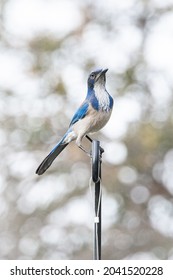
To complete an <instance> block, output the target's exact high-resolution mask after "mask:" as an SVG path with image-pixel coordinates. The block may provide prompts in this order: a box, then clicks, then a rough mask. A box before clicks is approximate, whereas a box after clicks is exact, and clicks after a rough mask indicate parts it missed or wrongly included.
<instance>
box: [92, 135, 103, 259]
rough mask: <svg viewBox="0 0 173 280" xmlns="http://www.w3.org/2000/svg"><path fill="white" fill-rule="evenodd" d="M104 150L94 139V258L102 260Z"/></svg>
mask: <svg viewBox="0 0 173 280" xmlns="http://www.w3.org/2000/svg"><path fill="white" fill-rule="evenodd" d="M103 152H104V150H103V149H102V148H101V147H100V142H99V141H97V140H92V180H93V182H94V183H95V196H94V205H95V207H94V208H95V218H94V255H93V258H94V260H101V202H102V193H101V187H100V180H101V157H102V153H103Z"/></svg>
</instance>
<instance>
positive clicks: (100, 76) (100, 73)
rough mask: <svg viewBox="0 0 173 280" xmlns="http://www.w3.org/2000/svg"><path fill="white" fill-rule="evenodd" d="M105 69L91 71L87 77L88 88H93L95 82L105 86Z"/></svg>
mask: <svg viewBox="0 0 173 280" xmlns="http://www.w3.org/2000/svg"><path fill="white" fill-rule="evenodd" d="M107 71H108V69H107V68H106V69H98V70H95V71H92V72H91V73H90V75H89V77H88V88H90V89H93V88H94V86H95V85H96V83H97V84H100V85H103V86H105V83H106V72H107Z"/></svg>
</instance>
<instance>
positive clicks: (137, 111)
mask: <svg viewBox="0 0 173 280" xmlns="http://www.w3.org/2000/svg"><path fill="white" fill-rule="evenodd" d="M0 10H1V17H0V147H1V148H0V158H1V160H0V258H1V259H92V253H93V252H92V250H93V249H92V246H93V219H94V213H93V203H92V195H91V194H90V190H89V187H88V185H89V179H90V161H89V159H88V157H87V156H86V155H85V154H84V153H83V152H82V151H81V150H79V149H78V148H77V146H76V145H75V144H74V143H73V144H71V145H69V146H68V147H67V149H66V150H64V151H63V153H62V154H61V156H60V157H59V158H58V159H57V160H56V161H55V162H54V164H53V165H52V166H51V168H50V169H49V170H48V171H47V172H46V173H45V174H44V175H43V176H40V177H39V176H37V175H35V170H36V168H37V167H38V165H39V164H40V162H41V161H42V160H43V158H44V157H45V156H46V155H47V154H48V152H49V151H50V150H51V149H52V147H53V146H54V145H55V143H56V142H57V141H58V140H59V139H60V137H61V136H62V135H63V133H64V132H65V131H66V128H67V127H68V125H69V122H70V120H71V117H72V116H73V113H74V112H75V110H76V109H77V108H78V106H79V105H80V103H81V102H82V101H83V99H84V98H85V95H86V89H87V84H86V80H87V77H88V74H89V72H90V71H91V70H93V69H97V68H104V67H107V68H109V71H108V73H107V90H108V91H109V92H110V93H111V95H112V96H113V97H114V101H115V103H114V104H115V105H114V111H113V114H112V118H111V120H110V121H109V124H108V125H107V126H106V127H105V128H104V129H103V130H102V131H101V132H100V133H98V134H97V135H95V138H97V139H99V140H100V141H101V145H102V147H104V149H105V153H104V155H103V165H102V187H103V204H102V212H103V233H102V243H103V245H102V258H103V259H173V196H172V195H173V129H172V125H173V95H172V87H173V83H172V81H173V0H165V1H162V0H122V1H119V0H107V1H99V0H96V1H91V0H85V1H80V0H73V1H70V0H65V1H60V0H50V1H45V0H1V1H0ZM85 145H88V144H87V143H85Z"/></svg>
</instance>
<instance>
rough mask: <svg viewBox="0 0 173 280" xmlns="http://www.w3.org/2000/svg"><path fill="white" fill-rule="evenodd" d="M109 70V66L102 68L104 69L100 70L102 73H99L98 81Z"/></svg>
mask: <svg viewBox="0 0 173 280" xmlns="http://www.w3.org/2000/svg"><path fill="white" fill-rule="evenodd" d="M107 71H108V68H106V69H102V70H101V71H100V73H99V74H98V76H97V79H96V81H97V80H98V79H99V78H100V77H101V76H102V75H105V74H106V72H107Z"/></svg>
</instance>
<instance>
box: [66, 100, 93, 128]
mask: <svg viewBox="0 0 173 280" xmlns="http://www.w3.org/2000/svg"><path fill="white" fill-rule="evenodd" d="M88 107H89V103H88V101H86V100H85V101H84V102H83V103H82V105H81V106H80V107H79V109H78V110H77V111H76V113H75V114H74V116H73V118H72V120H71V123H70V126H71V125H73V124H74V123H76V122H77V121H79V120H81V119H83V118H84V117H85V116H86V114H87V112H88Z"/></svg>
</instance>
